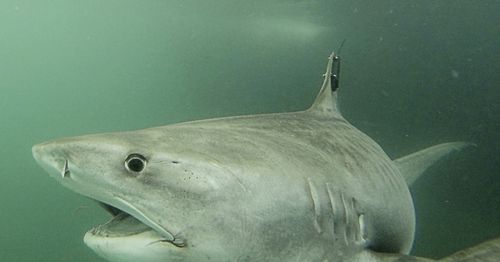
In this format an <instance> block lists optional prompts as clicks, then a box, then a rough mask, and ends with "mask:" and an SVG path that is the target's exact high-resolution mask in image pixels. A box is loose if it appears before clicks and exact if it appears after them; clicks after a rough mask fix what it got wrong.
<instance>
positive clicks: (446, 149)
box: [394, 142, 474, 186]
mask: <svg viewBox="0 0 500 262" xmlns="http://www.w3.org/2000/svg"><path fill="white" fill-rule="evenodd" d="M471 145H474V144H471V143H465V142H451V143H444V144H439V145H435V146H431V147H429V148H426V149H423V150H420V151H417V152H415V153H413V154H410V155H407V156H404V157H401V158H398V159H396V160H394V163H395V164H396V166H397V167H398V168H399V171H401V174H402V175H403V177H404V178H405V180H406V184H408V186H410V185H411V184H413V182H415V181H416V180H417V179H418V178H419V177H420V175H421V174H422V173H424V171H425V170H427V168H429V167H430V166H431V165H433V164H434V163H436V162H437V161H438V160H439V159H441V158H442V157H444V156H446V155H448V154H450V153H452V152H454V151H460V150H462V149H464V148H466V147H468V146H471Z"/></svg>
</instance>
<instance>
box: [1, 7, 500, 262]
mask: <svg viewBox="0 0 500 262" xmlns="http://www.w3.org/2000/svg"><path fill="white" fill-rule="evenodd" d="M497 10H500V1H494V0H484V1H465V0H444V1H431V0H424V1H418V3H417V2H414V1H413V2H410V1H385V0H384V1H352V0H342V1H334V0H332V1H324V0H316V1H314V0H313V1H305V0H304V1H300V0H295V1H285V0H280V1H232V0H225V1H222V0H221V1H194V0H191V1H180V0H179V1H129V0H122V1H97V0H89V1H80V2H77V1H63V0H55V1H20V0H2V1H0V91H1V94H0V109H1V110H0V119H1V122H2V123H1V125H0V130H1V134H2V138H1V141H2V144H1V145H2V146H1V147H0V156H1V157H0V166H1V167H2V171H1V175H0V197H1V199H2V200H1V202H0V203H1V211H0V212H1V213H0V228H1V231H2V233H1V234H0V260H1V261H101V260H100V259H99V258H98V257H96V256H95V255H94V254H93V253H92V252H91V251H90V250H89V249H88V248H86V247H85V246H84V244H83V243H82V237H83V234H84V233H85V231H86V230H88V229H89V228H91V227H92V226H93V225H95V224H98V223H102V222H104V221H105V220H106V219H107V218H108V215H107V214H106V213H105V212H104V211H103V210H102V209H101V208H99V207H98V206H97V205H96V204H95V203H94V202H93V201H91V200H87V199H85V198H84V197H81V196H79V195H76V194H75V193H73V192H70V191H69V190H66V189H64V188H63V187H61V186H60V185H59V184H57V183H56V182H55V181H53V180H52V179H50V178H49V177H48V176H47V175H46V174H45V173H44V172H43V171H42V169H41V168H39V167H38V166H36V164H35V163H34V161H33V159H32V157H31V145H33V144H35V143H38V142H41V141H44V140H48V139H50V138H56V137H61V136H73V135H79V134H85V133H96V132H105V131H118V130H131V129H139V128H144V127H150V126H157V125H163V124H168V123H174V122H179V121H185V120H191V119H201V118H209V117H215V116H227V115H238V114H248V113H264V112H284V111H292V110H301V109H304V108H306V107H307V106H308V105H310V103H311V102H312V100H313V98H314V96H315V94H316V92H317V90H318V88H319V85H320V82H321V74H322V73H323V70H324V65H325V63H326V60H325V59H326V56H327V55H328V54H329V53H330V52H331V51H332V50H333V49H335V48H337V47H338V45H339V44H340V43H341V42H342V41H343V40H344V39H346V43H345V45H344V47H343V49H342V53H341V56H342V58H343V64H342V75H341V76H342V79H341V90H340V102H341V109H342V111H343V113H344V115H345V116H346V118H348V119H349V120H350V121H351V122H352V123H353V124H355V125H356V126H357V127H359V128H360V129H361V130H363V131H365V132H366V133H368V134H369V135H370V136H372V137H373V138H374V139H375V140H377V141H378V142H379V143H380V144H381V145H382V146H383V147H384V148H385V149H386V151H387V152H388V153H389V155H391V156H394V157H396V156H400V155H404V154H406V153H409V152H412V151H414V150H417V149H420V148H423V147H426V146H428V145H432V144H436V143H439V142H445V141H452V140H464V141H471V142H474V143H476V144H477V148H474V149H471V150H468V151H466V152H463V153H461V154H457V155H455V156H453V157H450V159H449V160H447V161H443V162H441V164H440V165H438V166H436V167H434V168H432V169H431V170H430V171H429V172H428V174H427V175H426V176H425V177H424V178H422V179H421V180H420V181H418V183H417V184H416V185H415V186H414V188H412V192H413V193H414V198H415V203H416V209H417V223H418V228H417V239H416V242H415V246H414V253H415V254H418V255H421V256H429V257H440V256H443V255H445V254H449V253H451V252H453V251H455V250H457V249H460V248H463V247H465V246H469V245H471V244H474V243H477V242H479V241H481V240H484V239H487V238H491V237H494V236H498V235H500V224H499V223H498V221H500V209H499V208H498V206H500V190H499V188H500V177H499V176H498V175H499V173H500V164H499V163H500V142H499V141H500V138H499V130H500V117H499V116H500V105H499V101H500V89H499V84H500V74H498V72H499V71H500V64H499V63H498V61H499V59H500V57H499V54H500V27H499V26H498V24H499V22H500V21H499V18H498V14H497Z"/></svg>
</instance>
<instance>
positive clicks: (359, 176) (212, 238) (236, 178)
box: [32, 52, 500, 262]
mask: <svg viewBox="0 0 500 262" xmlns="http://www.w3.org/2000/svg"><path fill="white" fill-rule="evenodd" d="M339 79H340V57H339V56H338V55H337V54H336V53H335V52H334V53H332V54H331V55H330V56H329V58H328V63H327V68H326V72H325V73H324V78H323V83H322V85H321V88H320V91H319V94H318V95H317V97H316V99H315V101H314V103H313V104H312V105H311V106H310V107H309V108H308V109H306V110H302V111H298V112H286V113H269V114H259V115H245V116H233V117H223V118H215V119H206V120H197V121H190V122H183V123H177V124H171V125H166V126H160V127H153V128H147V129H143V130H136V131H126V132H112V133H103V134H91V135H84V136H77V137H69V138H60V139H55V140H52V141H48V142H44V143H40V144H37V145H35V146H33V148H32V152H33V156H34V159H35V160H36V162H38V164H39V165H40V166H41V167H42V168H43V169H45V170H46V171H47V172H48V173H49V174H50V175H51V176H52V177H53V178H55V179H56V180H57V181H58V182H59V183H61V184H62V185H63V186H65V187H67V188H69V189H70V190H72V191H75V192H77V193H79V194H82V195H84V196H86V197H89V198H91V199H94V200H96V201H97V202H98V203H99V204H100V205H101V206H103V207H104V208H105V209H106V210H107V211H109V212H110V213H111V214H112V218H111V220H109V221H108V222H106V223H104V224H102V225H98V226H96V227H94V228H92V229H90V230H89V231H88V232H87V233H86V234H85V236H84V242H85V244H86V245H87V246H88V247H90V248H91V249H92V250H93V251H95V253H97V254H98V255H99V256H101V257H102V258H104V259H106V260H109V261H120V262H123V261H125V262H126V261H145V262H153V261H359V262H363V261H432V260H431V259H427V258H419V257H413V256H410V255H409V252H410V250H411V247H412V243H413V239H414V235H415V220H416V219H415V209H414V206H413V201H412V197H411V194H410V190H409V186H410V185H412V183H413V182H414V181H415V180H417V179H418V178H419V177H420V176H421V174H423V173H424V171H425V170H426V169H428V168H429V167H430V166H431V165H432V164H434V163H436V162H437V161H438V160H440V159H441V158H443V157H444V156H447V155H449V154H450V153H452V152H455V151H459V150H462V149H464V148H466V147H468V146H470V144H469V143H465V142H448V143H443V144H439V145H435V146H432V147H430V148H427V149H423V150H420V151H417V152H415V153H412V154H410V155H407V156H403V157H401V158H398V159H391V158H389V156H388V155H387V154H386V153H385V152H384V150H383V149H382V148H381V146H380V145H378V144H377V143H376V142H375V141H374V140H373V139H371V138H370V137H369V136H368V135H366V134H365V133H363V132H361V131H360V130H358V129H357V128H355V127H354V126H353V125H351V124H350V123H349V122H348V121H347V120H346V119H345V118H344V117H343V116H342V114H341V112H340V111H339V109H338V102H337V96H338V92H337V90H338V87H339ZM499 255H500V240H498V239H496V240H495V239H494V240H491V241H488V242H485V243H483V244H480V245H478V246H475V247H472V248H470V249H467V250H463V251H461V252H459V253H457V254H454V255H451V256H449V257H447V258H443V259H442V260H441V261H477V260H475V259H478V258H481V259H484V261H493V259H494V258H495V257H498V256H499ZM487 259H491V260H487ZM482 261H483V260H482Z"/></svg>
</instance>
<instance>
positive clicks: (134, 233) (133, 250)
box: [83, 203, 182, 262]
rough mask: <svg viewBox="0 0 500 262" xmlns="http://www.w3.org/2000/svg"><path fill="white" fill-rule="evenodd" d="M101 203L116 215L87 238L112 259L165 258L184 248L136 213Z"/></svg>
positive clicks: (152, 259) (99, 250) (107, 257)
mask: <svg viewBox="0 0 500 262" xmlns="http://www.w3.org/2000/svg"><path fill="white" fill-rule="evenodd" d="M100 204H101V205H102V206H103V207H104V208H105V209H106V210H108V211H109V212H110V213H111V214H113V218H112V219H111V220H109V221H108V222H106V223H105V224H102V225H98V226H96V227H94V228H92V229H90V230H89V231H88V232H87V233H86V234H85V237H84V239H83V241H84V242H85V244H86V245H87V246H88V247H89V248H91V249H92V250H93V251H94V252H95V253H97V254H98V255H99V256H101V257H103V258H105V259H107V260H108V261H120V262H126V261H144V262H153V261H164V260H165V258H168V257H170V256H171V255H172V252H175V251H176V250H181V249H182V247H180V246H178V245H176V244H175V243H173V241H171V240H167V239H165V237H164V236H162V235H161V234H160V233H158V232H156V231H155V230H153V229H152V228H151V227H149V226H147V225H146V224H144V223H142V222H141V221H139V220H138V219H137V218H135V217H133V216H132V215H130V214H128V213H126V212H124V211H122V210H120V209H118V208H115V207H113V206H109V205H107V204H104V203H100Z"/></svg>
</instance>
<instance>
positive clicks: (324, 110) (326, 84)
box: [308, 52, 341, 117]
mask: <svg viewBox="0 0 500 262" xmlns="http://www.w3.org/2000/svg"><path fill="white" fill-rule="evenodd" d="M339 74H340V57H339V56H338V55H336V54H335V52H333V53H332V54H331V55H330V56H329V57H328V65H327V67H326V72H325V74H324V75H323V76H324V80H323V85H322V86H321V89H320V90H319V93H318V95H317V96H316V99H315V100H314V103H313V104H312V106H311V107H310V108H309V109H308V111H309V112H313V113H317V114H323V115H329V116H335V117H341V114H340V111H339V110H338V108H337V92H336V91H337V89H338V88H339V76H340V75H339Z"/></svg>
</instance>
